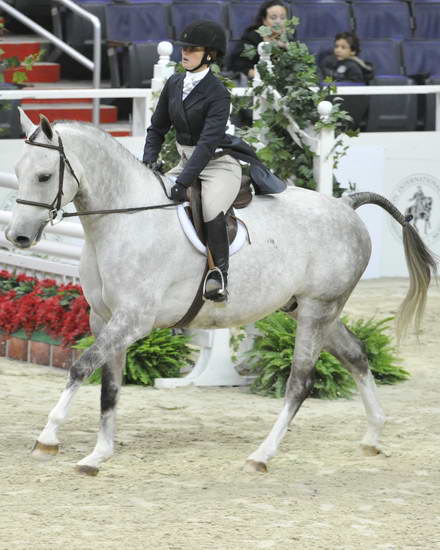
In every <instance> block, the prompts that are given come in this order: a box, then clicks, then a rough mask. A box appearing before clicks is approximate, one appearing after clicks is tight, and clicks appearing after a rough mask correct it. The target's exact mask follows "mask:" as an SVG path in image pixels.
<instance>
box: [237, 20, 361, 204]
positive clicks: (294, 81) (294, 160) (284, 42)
mask: <svg viewBox="0 0 440 550" xmlns="http://www.w3.org/2000/svg"><path fill="white" fill-rule="evenodd" d="M298 22H299V20H298V19H297V18H292V19H291V20H289V21H288V22H287V24H286V27H285V29H284V30H283V31H282V35H281V37H280V40H279V41H269V42H267V43H266V47H267V48H268V49H269V50H270V54H271V60H272V69H271V70H269V69H268V67H267V66H266V64H265V63H263V62H261V61H260V62H259V63H258V64H257V69H258V72H259V74H260V77H261V80H262V84H261V85H259V86H257V87H255V88H254V106H253V108H254V109H259V112H260V119H259V120H256V121H255V120H254V122H253V125H252V126H251V127H249V128H245V129H243V130H242V131H241V132H240V133H241V135H242V137H243V138H244V139H245V140H246V141H248V142H250V143H253V144H257V143H259V142H260V141H261V132H262V131H263V132H264V143H263V147H262V148H260V149H259V150H258V156H259V157H260V158H261V160H262V161H263V162H265V163H266V164H267V166H269V168H271V169H272V170H273V171H274V172H275V173H276V174H277V175H278V176H279V177H281V178H283V179H286V180H292V178H293V179H294V183H295V185H297V186H300V187H307V188H310V189H315V188H316V182H315V181H314V178H313V158H314V153H313V152H312V151H311V149H310V147H309V146H308V145H306V144H305V143H304V142H303V143H302V144H301V145H299V144H298V143H296V142H295V141H294V140H293V138H292V137H291V135H290V134H289V132H288V131H287V127H288V125H289V120H288V118H286V116H285V114H284V112H283V111H282V110H279V109H276V108H274V105H275V100H274V95H273V92H271V89H275V90H277V91H278V92H279V93H280V95H281V102H280V105H282V106H284V107H285V108H286V110H287V112H288V113H289V114H290V116H291V117H292V118H293V119H294V120H295V121H296V123H297V124H298V126H299V128H300V129H301V130H307V132H308V133H310V132H311V131H312V132H313V131H314V132H318V131H319V130H320V129H321V128H322V127H324V126H333V127H334V128H335V135H336V136H339V135H341V134H342V133H343V132H344V133H348V134H350V135H355V134H356V132H350V131H349V129H348V128H349V124H350V122H351V117H350V116H349V115H348V113H347V112H346V111H344V110H343V109H342V108H341V105H340V101H339V100H337V99H334V98H333V101H332V103H333V110H332V112H331V114H330V116H329V118H328V119H327V120H326V121H325V122H324V121H321V120H320V119H319V114H318V109H317V107H318V104H319V103H320V102H321V101H323V100H330V99H331V94H332V93H333V92H334V91H335V87H334V85H332V84H331V83H330V82H328V83H326V85H325V86H322V85H321V84H320V79H319V76H318V72H317V67H316V62H315V58H314V56H313V55H312V54H310V52H309V50H308V48H307V46H306V45H305V44H302V43H301V42H296V41H289V40H288V37H289V36H290V35H291V34H292V33H293V32H294V30H295V27H296V26H297V24H298ZM257 32H259V33H260V34H261V35H262V36H263V37H264V36H265V35H269V34H270V33H271V32H272V29H270V28H268V27H260V28H259V29H258V31H257ZM255 53H256V50H255V48H253V47H252V46H250V45H248V47H247V48H245V51H244V52H243V55H244V56H247V57H250V58H252V57H253V56H254V55H255ZM248 104H249V100H248V99H247V98H238V97H237V98H234V111H235V113H237V114H238V111H239V110H240V109H242V108H246V107H248ZM341 143H342V142H341V141H340V140H337V142H336V144H335V148H334V158H335V164H337V162H338V160H339V159H340V157H341V156H342V155H343V154H345V149H344V148H343V147H342V145H341ZM334 187H335V189H334V191H335V194H337V195H338V194H340V190H339V186H338V184H337V182H335V186H334Z"/></svg>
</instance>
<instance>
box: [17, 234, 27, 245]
mask: <svg viewBox="0 0 440 550" xmlns="http://www.w3.org/2000/svg"><path fill="white" fill-rule="evenodd" d="M15 242H16V243H17V244H18V246H29V245H30V244H31V240H30V239H29V237H25V236H23V235H18V236H17V237H16V238H15Z"/></svg>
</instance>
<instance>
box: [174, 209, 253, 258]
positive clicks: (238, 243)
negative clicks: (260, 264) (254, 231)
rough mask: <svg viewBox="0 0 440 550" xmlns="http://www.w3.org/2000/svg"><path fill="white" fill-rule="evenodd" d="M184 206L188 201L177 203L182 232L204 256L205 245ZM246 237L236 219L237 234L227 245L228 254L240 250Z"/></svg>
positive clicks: (243, 227)
mask: <svg viewBox="0 0 440 550" xmlns="http://www.w3.org/2000/svg"><path fill="white" fill-rule="evenodd" d="M185 206H189V202H184V203H182V204H179V206H178V207H177V216H178V218H179V221H180V225H181V226H182V229H183V232H184V233H185V235H186V236H187V237H188V239H189V241H190V243H191V244H192V245H193V246H194V248H195V249H196V250H198V251H199V252H200V254H204V255H205V256H206V246H205V245H204V244H203V243H202V241H201V240H200V239H199V237H198V236H197V233H196V230H195V229H194V226H193V224H192V222H191V220H190V218H189V216H188V214H187V212H186V210H185ZM246 238H247V231H246V228H245V226H244V225H243V223H242V222H241V221H240V220H237V235H236V236H235V239H234V241H233V242H232V243H231V244H230V246H229V255H230V256H232V254H235V253H236V252H238V251H239V250H240V248H241V247H242V246H243V245H244V243H245V241H246Z"/></svg>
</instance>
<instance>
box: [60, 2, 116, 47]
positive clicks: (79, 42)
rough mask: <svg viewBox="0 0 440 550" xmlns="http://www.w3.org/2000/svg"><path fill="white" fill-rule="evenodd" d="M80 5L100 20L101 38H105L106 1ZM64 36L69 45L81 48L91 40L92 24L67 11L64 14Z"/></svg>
mask: <svg viewBox="0 0 440 550" xmlns="http://www.w3.org/2000/svg"><path fill="white" fill-rule="evenodd" d="M82 7H83V8H84V9H85V10H87V11H89V12H90V13H92V14H93V15H96V17H98V19H99V20H100V22H101V38H102V40H105V38H106V24H105V8H106V2H103V1H101V2H99V1H98V2H96V1H94V2H85V3H84V4H83V5H82ZM64 28H65V37H64V40H65V42H67V43H68V44H70V45H71V46H73V47H75V48H79V49H81V48H82V47H83V46H84V45H85V44H88V45H90V44H91V43H92V42H93V25H92V23H91V22H90V21H87V20H85V19H84V18H83V17H80V16H79V15H78V14H76V13H75V12H73V11H70V10H69V11H67V12H66V14H65V22H64Z"/></svg>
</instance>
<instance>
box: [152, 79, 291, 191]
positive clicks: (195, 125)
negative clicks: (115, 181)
mask: <svg viewBox="0 0 440 550" xmlns="http://www.w3.org/2000/svg"><path fill="white" fill-rule="evenodd" d="M184 78H185V73H177V74H174V75H172V76H171V77H170V78H169V79H168V80H167V82H166V84H165V86H164V88H163V90H162V93H161V95H160V97H159V101H158V103H157V107H156V109H155V111H154V114H153V116H152V118H151V125H150V127H149V128H148V129H147V137H146V140H145V147H144V156H143V161H144V162H145V163H149V162H154V161H156V160H157V158H158V156H159V153H160V149H161V147H162V143H163V141H164V139H165V134H166V133H167V132H168V130H169V129H170V127H171V126H174V128H175V129H176V139H177V142H178V143H180V145H192V146H195V147H196V148H195V150H194V152H193V154H192V155H191V158H190V159H189V160H188V162H187V163H186V165H185V168H184V169H183V172H182V173H181V174H180V175H179V178H178V180H179V182H180V183H182V184H183V185H186V186H188V185H191V184H192V183H193V182H194V181H195V180H196V178H197V177H198V176H199V175H200V173H201V172H202V170H203V169H204V168H205V166H206V165H207V164H208V162H209V161H210V160H211V158H212V157H213V155H214V153H215V151H216V149H223V150H224V151H225V153H227V154H230V155H232V156H233V157H235V158H237V159H238V160H241V161H243V162H247V163H249V164H250V165H251V177H252V179H253V180H254V183H255V184H256V186H257V188H258V189H257V190H258V192H259V193H279V192H280V191H283V190H284V189H285V183H284V182H282V181H281V180H279V179H278V178H277V177H276V176H275V175H274V174H272V173H271V172H270V171H269V170H268V169H267V168H266V167H265V166H264V164H262V163H261V161H260V160H259V159H258V157H257V156H256V154H255V152H254V150H253V149H252V148H251V147H250V146H249V145H247V143H245V142H244V141H243V140H241V139H239V138H236V137H234V136H231V135H229V134H226V132H225V130H226V125H227V122H228V118H229V111H230V105H231V96H230V93H229V92H228V90H227V89H226V87H225V86H224V85H223V84H222V82H220V80H219V79H218V78H217V77H215V76H214V75H213V74H212V72H211V71H209V72H208V74H207V75H206V76H205V77H204V78H203V79H202V80H201V81H200V82H199V83H198V84H197V86H196V87H195V88H193V90H192V91H191V92H190V94H189V95H188V96H187V97H186V98H185V100H184V101H182V89H183V81H184Z"/></svg>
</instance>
